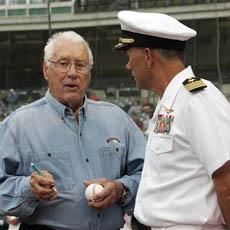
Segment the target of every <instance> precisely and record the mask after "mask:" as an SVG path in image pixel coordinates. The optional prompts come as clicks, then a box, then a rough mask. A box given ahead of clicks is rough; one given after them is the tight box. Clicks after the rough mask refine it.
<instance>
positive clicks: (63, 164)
mask: <svg viewBox="0 0 230 230" xmlns="http://www.w3.org/2000/svg"><path fill="white" fill-rule="evenodd" d="M31 159H32V162H33V163H35V164H36V165H37V166H38V167H39V168H40V169H41V170H46V171H48V172H49V173H51V174H52V175H53V176H54V179H55V181H56V187H57V189H58V190H59V191H61V190H70V189H72V188H73V187H74V185H75V182H74V177H73V173H74V171H73V167H72V162H71V158H70V155H69V152H67V151H63V152H62V151H49V152H42V153H38V154H33V155H32V157H31Z"/></svg>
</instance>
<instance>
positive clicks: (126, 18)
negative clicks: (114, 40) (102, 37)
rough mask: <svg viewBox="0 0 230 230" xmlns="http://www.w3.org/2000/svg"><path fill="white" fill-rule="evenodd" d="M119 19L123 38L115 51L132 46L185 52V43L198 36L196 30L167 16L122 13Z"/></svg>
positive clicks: (119, 14) (131, 12) (130, 12)
mask: <svg viewBox="0 0 230 230" xmlns="http://www.w3.org/2000/svg"><path fill="white" fill-rule="evenodd" d="M118 19H119V21H120V24H121V30H122V36H121V37H120V39H119V43H118V44H117V45H115V47H114V49H115V50H125V49H128V48H129V47H131V46H136V47H151V48H161V49H176V50H183V49H184V47H185V41H186V40H188V39H190V38H191V37H195V36H196V31H195V30H193V29H191V28H189V27H187V26H185V25H184V24H182V23H181V22H179V21H178V20H177V19H175V18H173V17H171V16H169V15H166V14H161V13H143V12H135V11H120V12H119V13H118Z"/></svg>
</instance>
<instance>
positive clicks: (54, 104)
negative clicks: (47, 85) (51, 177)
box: [45, 90, 88, 119]
mask: <svg viewBox="0 0 230 230" xmlns="http://www.w3.org/2000/svg"><path fill="white" fill-rule="evenodd" d="M45 100H46V102H47V103H48V104H49V105H50V106H51V108H53V109H54V110H55V112H56V113H57V115H58V116H59V117H60V118H61V119H64V118H65V117H66V116H68V115H73V111H72V110H71V109H70V108H68V107H67V106H65V105H63V104H62V103H60V102H59V101H58V100H57V99H56V98H54V97H53V96H52V95H51V93H50V91H49V90H47V92H46V94H45ZM87 106H88V98H87V96H85V100H84V104H83V105H82V107H81V108H80V109H79V113H83V117H84V118H86V108H87Z"/></svg>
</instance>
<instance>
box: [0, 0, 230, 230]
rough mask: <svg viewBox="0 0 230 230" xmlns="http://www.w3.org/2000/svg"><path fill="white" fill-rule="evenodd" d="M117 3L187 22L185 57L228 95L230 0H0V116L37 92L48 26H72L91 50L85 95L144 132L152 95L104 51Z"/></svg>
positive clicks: (114, 34) (113, 37) (113, 35)
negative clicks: (190, 32) (111, 106)
mask: <svg viewBox="0 0 230 230" xmlns="http://www.w3.org/2000/svg"><path fill="white" fill-rule="evenodd" d="M125 9H131V10H137V11H143V12H160V13H167V14H169V15H172V16H174V17H176V18H177V19H179V20H181V21H182V22H183V23H184V24H186V25H188V26H189V27H191V28H194V29H195V30H196V31H197V32H198V36H197V37H196V38H194V39H191V40H190V41H189V42H188V44H187V49H186V62H187V63H188V64H191V65H192V67H193V70H194V72H195V74H196V75H197V76H198V77H201V78H206V79H208V80H211V81H212V82H213V83H214V84H215V85H216V86H217V87H218V88H219V89H220V90H221V91H222V92H223V93H224V94H225V96H226V97H227V99H228V100H230V0H0V121H1V120H2V119H4V118H5V117H6V116H7V115H8V114H10V113H11V112H13V111H14V110H15V109H17V108H18V107H20V106H21V105H23V104H27V103H29V102H32V101H34V100H36V99H38V98H40V97H42V96H43V95H44V93H45V92H46V83H45V81H44V79H43V75H42V60H43V48H44V46H45V43H46V41H47V39H48V37H49V36H50V35H51V34H53V33H54V32H57V31H60V30H74V31H76V32H78V33H80V34H81V35H82V36H84V38H85V39H86V40H87V41H88V42H89V44H90V47H91V48H92V52H93V55H94V61H95V65H94V68H93V69H92V82H91V85H90V89H89V90H88V96H89V97H90V98H92V99H94V100H105V101H109V102H112V103H115V104H117V105H118V106H120V107H121V108H122V109H124V110H125V111H126V112H128V113H129V114H130V115H131V116H132V118H133V119H134V121H135V122H136V123H137V125H138V126H139V127H140V128H141V129H142V130H143V132H146V129H147V126H148V121H149V119H150V118H151V116H152V113H153V111H154V108H155V105H156V102H157V97H156V95H155V94H154V93H153V92H148V91H145V90H142V91H139V90H138V89H136V88H135V82H134V79H133V78H132V77H131V76H130V73H129V72H126V71H125V68H124V67H125V64H126V62H127V60H126V57H125V55H121V54H120V53H119V52H115V51H113V50H112V48H113V46H114V44H116V43H117V40H118V37H119V36H120V26H119V23H118V20H117V12H118V11H119V10H125ZM4 226H5V227H4ZM4 228H7V226H6V221H4V218H3V217H1V216H0V229H4Z"/></svg>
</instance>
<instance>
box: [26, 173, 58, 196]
mask: <svg viewBox="0 0 230 230" xmlns="http://www.w3.org/2000/svg"><path fill="white" fill-rule="evenodd" d="M30 185H31V190H32V192H33V193H34V194H35V196H36V197H37V198H38V199H41V200H54V199H56V198H57V190H56V188H55V180H54V178H53V175H51V174H50V173H48V172H47V171H42V175H38V174H37V173H36V172H33V173H32V174H31V177H30Z"/></svg>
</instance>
